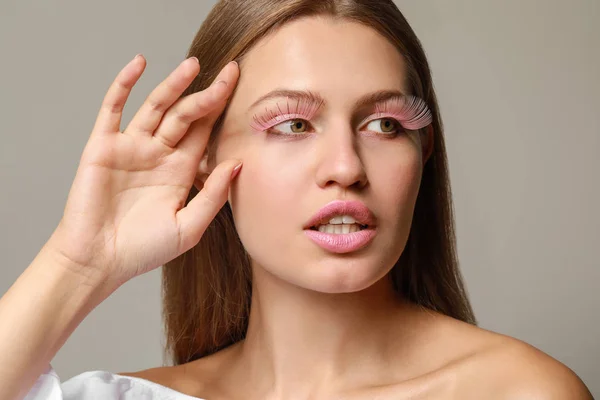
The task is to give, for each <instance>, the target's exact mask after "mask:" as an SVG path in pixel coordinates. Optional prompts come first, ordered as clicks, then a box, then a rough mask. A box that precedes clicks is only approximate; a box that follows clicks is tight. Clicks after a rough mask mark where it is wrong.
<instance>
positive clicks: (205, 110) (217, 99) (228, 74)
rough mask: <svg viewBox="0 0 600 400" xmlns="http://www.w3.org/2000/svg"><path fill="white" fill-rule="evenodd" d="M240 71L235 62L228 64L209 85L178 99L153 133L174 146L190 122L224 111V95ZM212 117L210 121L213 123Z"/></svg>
mask: <svg viewBox="0 0 600 400" xmlns="http://www.w3.org/2000/svg"><path fill="white" fill-rule="evenodd" d="M238 75H239V71H238V68H237V64H236V63H233V62H232V63H229V64H227V65H226V66H225V67H224V68H223V69H222V70H221V71H220V72H219V74H218V75H217V77H216V78H215V79H214V81H213V83H212V85H211V86H209V87H208V88H206V89H205V90H202V91H200V92H196V93H192V94H190V95H188V96H186V97H184V98H181V99H179V100H178V101H177V102H176V103H175V104H174V105H173V106H172V107H171V108H170V109H169V111H167V113H166V114H165V116H164V117H163V119H162V121H161V122H160V124H159V125H158V128H157V129H156V131H155V132H154V137H156V138H157V139H159V140H161V141H162V142H163V143H165V144H166V145H167V146H169V147H175V146H176V145H177V143H178V142H179V141H180V140H181V138H182V137H183V136H184V135H185V134H186V132H187V131H188V129H189V128H190V125H191V124H192V122H194V121H196V120H198V119H200V118H203V117H206V116H208V115H211V116H212V115H215V114H216V115H218V114H220V113H221V111H223V108H224V106H225V104H226V101H225V100H226V99H227V98H228V97H229V96H230V95H231V92H232V91H233V87H234V86H235V84H236V83H237V78H238ZM214 119H216V118H213V119H212V121H211V123H210V125H211V126H212V124H213V123H214Z"/></svg>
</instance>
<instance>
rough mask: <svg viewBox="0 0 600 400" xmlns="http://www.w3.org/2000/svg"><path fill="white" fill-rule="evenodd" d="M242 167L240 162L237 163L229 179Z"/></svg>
mask: <svg viewBox="0 0 600 400" xmlns="http://www.w3.org/2000/svg"><path fill="white" fill-rule="evenodd" d="M241 169H242V163H239V164H238V165H237V166H236V167H235V168H234V169H233V172H232V173H231V179H233V178H235V177H236V176H237V174H239V173H240V170H241Z"/></svg>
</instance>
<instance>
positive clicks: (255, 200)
mask: <svg viewBox="0 0 600 400" xmlns="http://www.w3.org/2000/svg"><path fill="white" fill-rule="evenodd" d="M303 175H305V174H303V173H302V170H301V168H299V167H298V165H297V164H296V163H295V162H291V161H290V160H289V159H288V160H284V159H283V158H282V157H281V155H278V154H269V152H267V151H265V149H262V151H256V152H253V153H252V155H250V154H249V155H248V156H245V157H244V166H243V167H242V170H241V172H240V174H239V175H238V177H237V178H236V182H235V184H234V185H232V187H231V191H230V204H231V208H232V210H233V216H234V220H235V224H236V228H237V230H238V233H239V235H240V238H241V239H242V241H243V242H244V244H245V245H246V246H247V247H248V250H250V248H252V247H256V245H258V243H259V241H264V242H269V241H273V240H276V239H277V237H280V236H281V235H280V234H279V233H280V232H281V229H284V228H285V229H288V228H293V227H295V225H294V224H296V223H297V221H298V219H299V218H300V220H301V218H302V216H301V215H299V212H298V203H299V201H300V200H301V199H302V195H303V193H305V190H303V189H304V188H305V187H306V185H305V184H304V183H303ZM278 226H280V227H281V229H279V228H277V227H278ZM271 236H273V237H271ZM269 239H271V240H269ZM255 241H256V242H257V243H254V242H255ZM253 243H254V245H253Z"/></svg>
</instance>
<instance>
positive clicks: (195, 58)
mask: <svg viewBox="0 0 600 400" xmlns="http://www.w3.org/2000/svg"><path fill="white" fill-rule="evenodd" d="M189 59H194V60H196V62H197V63H198V64H200V61H198V58H197V57H190V58H189ZM189 59H188V60H189Z"/></svg>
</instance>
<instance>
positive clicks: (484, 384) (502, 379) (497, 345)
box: [464, 330, 593, 400]
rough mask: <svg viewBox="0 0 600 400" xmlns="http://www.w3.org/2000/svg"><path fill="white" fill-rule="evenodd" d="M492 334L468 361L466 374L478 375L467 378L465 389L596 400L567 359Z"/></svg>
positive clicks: (548, 399)
mask: <svg viewBox="0 0 600 400" xmlns="http://www.w3.org/2000/svg"><path fill="white" fill-rule="evenodd" d="M483 331H485V330H483ZM485 332H489V331H485ZM489 334H491V335H492V336H493V340H491V341H490V346H489V347H487V348H485V349H482V351H480V352H479V353H476V354H474V355H473V356H472V357H471V359H470V360H469V361H468V362H467V363H466V368H465V372H466V375H465V376H466V377H469V376H471V377H473V378H476V379H472V380H471V379H466V380H465V381H464V382H465V384H464V388H465V390H468V391H469V392H470V393H475V392H477V393H481V394H483V393H485V394H486V398H490V399H498V400H513V399H514V400H520V399H523V400H525V399H540V400H555V399H556V400H562V399H571V400H593V397H592V395H591V393H590V392H589V390H588V388H587V387H586V386H585V384H584V383H583V381H582V380H581V379H580V378H579V377H578V376H577V375H576V374H575V372H573V371H572V370H571V369H570V368H569V367H567V366H566V365H564V364H563V363H561V362H559V361H558V360H556V359H554V358H552V357H551V356H550V355H548V354H546V353H544V352H543V351H541V350H539V349H537V348H536V347H534V346H532V345H530V344H528V343H525V342H523V341H521V340H518V339H515V338H512V337H510V336H505V335H501V334H497V333H492V332H489ZM490 395H492V396H491V397H490Z"/></svg>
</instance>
